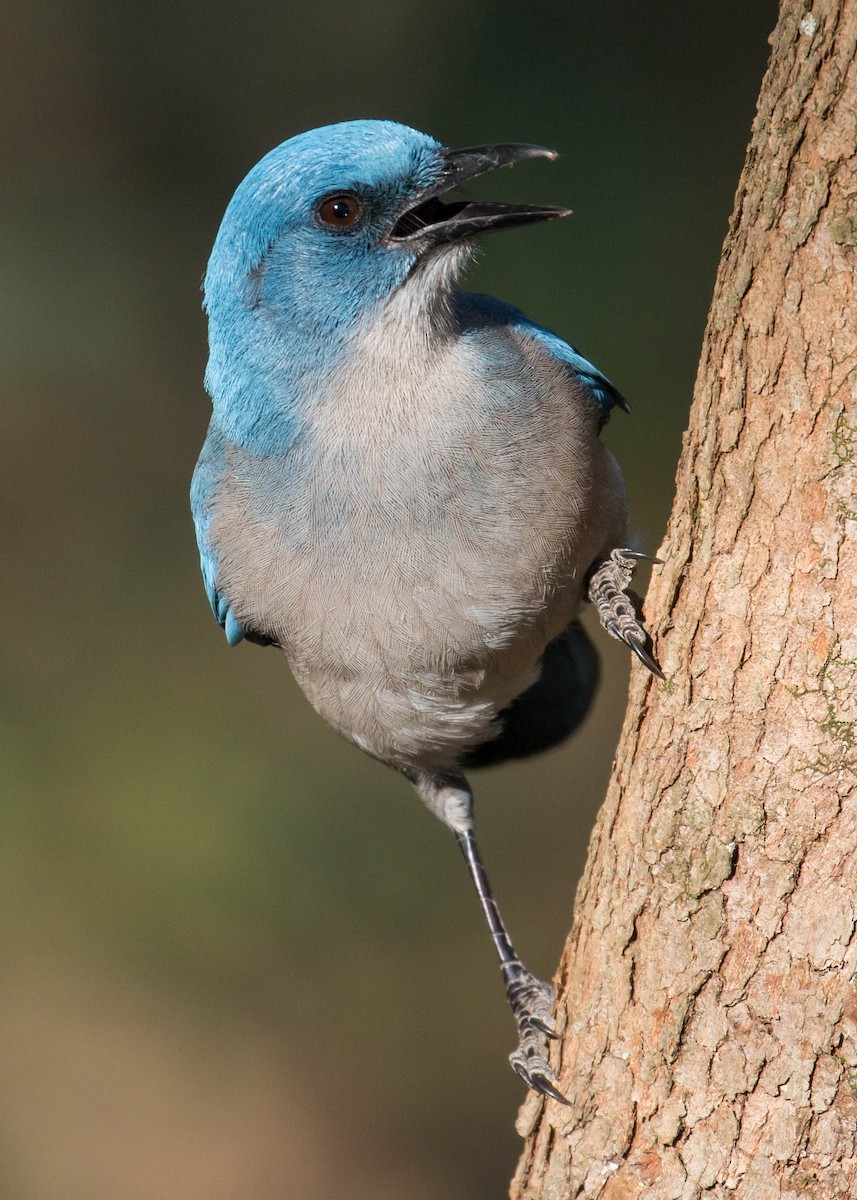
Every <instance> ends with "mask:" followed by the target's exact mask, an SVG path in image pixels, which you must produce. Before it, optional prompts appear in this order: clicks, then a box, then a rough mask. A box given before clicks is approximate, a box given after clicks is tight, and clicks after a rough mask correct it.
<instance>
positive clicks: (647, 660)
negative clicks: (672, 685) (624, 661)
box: [628, 642, 666, 679]
mask: <svg viewBox="0 0 857 1200" xmlns="http://www.w3.org/2000/svg"><path fill="white" fill-rule="evenodd" d="M628 645H629V646H630V647H631V649H632V650H633V651H634V653H635V654H636V656H637V658H638V659H639V660H640V662H641V663H642V664H643V666H644V667H648V669H649V670H650V671H651V672H652V674H653V675H656V676H657V678H658V679H666V675H664V673H663V671H662V670H661V668H660V667H659V666H658V664H657V663H656V662H655V660H654V659H653V658H652V656H651V654H649V652H648V650H647V649H646V648H645V646H642V645H640V643H639V642H628Z"/></svg>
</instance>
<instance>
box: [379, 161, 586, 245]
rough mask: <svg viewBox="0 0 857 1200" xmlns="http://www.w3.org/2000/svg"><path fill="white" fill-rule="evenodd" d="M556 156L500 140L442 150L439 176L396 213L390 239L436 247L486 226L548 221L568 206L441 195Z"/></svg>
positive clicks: (564, 212) (566, 212)
mask: <svg viewBox="0 0 857 1200" xmlns="http://www.w3.org/2000/svg"><path fill="white" fill-rule="evenodd" d="M556 157H557V153H556V151H555V150H548V149H546V148H545V147H544V146H528V145H516V144H513V143H501V144H499V145H496V146H470V147H468V148H467V149H465V150H443V151H442V152H441V163H442V168H441V173H440V175H439V177H438V179H437V180H436V181H435V182H434V183H433V184H432V185H431V186H430V187H428V188H426V190H425V191H424V192H421V193H420V194H419V196H417V197H416V198H415V199H414V201H413V202H412V203H411V204H410V205H409V206H408V208H407V209H406V210H405V211H404V212H403V213H401V214H400V215H399V217H398V219H397V221H396V223H395V225H394V226H393V229H392V231H391V233H390V235H389V236H390V238H391V240H392V241H396V242H419V243H420V245H422V246H437V245H441V244H442V243H444V242H452V241H457V240H458V239H459V238H467V237H472V236H473V235H474V234H477V233H482V232H484V231H485V230H487V229H508V228H509V227H510V226H512V225H529V224H530V222H531V221H549V220H551V219H552V218H553V217H567V216H569V215H570V214H571V209H570V208H546V207H544V206H541V205H537V204H500V203H490V202H483V201H469V200H453V201H450V202H448V203H446V202H444V201H443V200H442V199H441V196H445V195H446V193H447V192H449V191H451V190H452V189H453V188H455V187H458V185H459V184H461V183H467V182H468V181H469V180H471V179H475V178H476V176H477V175H484V174H485V172H486V171H493V170H495V169H496V168H497V167H510V166H513V165H514V164H515V163H516V162H523V161H524V160H525V159H528V158H549V159H551V160H552V161H553V159H555V158H556Z"/></svg>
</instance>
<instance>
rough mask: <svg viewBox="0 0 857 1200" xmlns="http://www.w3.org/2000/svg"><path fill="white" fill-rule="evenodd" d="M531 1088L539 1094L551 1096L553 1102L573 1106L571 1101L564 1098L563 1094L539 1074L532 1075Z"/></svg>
mask: <svg viewBox="0 0 857 1200" xmlns="http://www.w3.org/2000/svg"><path fill="white" fill-rule="evenodd" d="M530 1087H531V1088H533V1089H534V1090H535V1091H537V1092H542V1093H543V1094H544V1095H545V1096H550V1098H551V1100H556V1101H557V1103H559V1104H567V1105H569V1106H570V1105H571V1101H570V1100H569V1099H567V1097H565V1096H563V1094H562V1092H561V1091H559V1089H558V1088H555V1087H554V1086H553V1084H552V1083H551V1082H550V1081H549V1080H548V1079H546V1078H545V1076H544V1075H541V1074H538V1073H537V1074H534V1075H531V1076H530Z"/></svg>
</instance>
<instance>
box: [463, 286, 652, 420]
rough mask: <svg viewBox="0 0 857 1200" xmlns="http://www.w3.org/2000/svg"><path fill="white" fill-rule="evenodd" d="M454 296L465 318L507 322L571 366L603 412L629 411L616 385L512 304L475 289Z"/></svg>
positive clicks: (578, 353)
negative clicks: (611, 410) (617, 409)
mask: <svg viewBox="0 0 857 1200" xmlns="http://www.w3.org/2000/svg"><path fill="white" fill-rule="evenodd" d="M458 300H459V302H460V303H459V312H460V315H461V316H462V317H463V318H464V320H465V321H466V320H467V319H468V317H469V318H470V319H473V318H474V317H476V318H477V319H478V318H481V319H482V320H483V321H484V320H487V321H488V322H489V323H490V324H492V325H502V326H507V327H508V328H510V329H513V330H514V331H515V332H516V333H520V334H523V335H524V336H525V337H530V338H532V339H533V341H535V342H538V343H539V344H540V345H542V346H544V348H545V349H546V350H549V351H550V353H551V354H552V355H553V356H554V358H556V359H558V360H559V361H560V362H562V363H564V364H565V365H566V366H568V367H570V368H571V370H572V371H573V372H574V374H575V375H576V376H577V378H578V379H579V380H580V381H581V382H582V383H584V384H585V385H586V387H587V388H588V389H589V391H590V392H591V394H592V398H593V399H594V400H595V401H596V403H597V404H598V405H599V406H600V407H601V408H602V409H603V410H604V412H605V415H606V414H607V413H608V412H609V411H610V409H611V408H614V407H616V408H621V409H622V410H623V411H624V412H630V411H631V406H630V405H629V403H628V401H627V400H626V399H625V397H624V396H623V395H622V393H621V392H620V391H619V389H618V388H617V387H616V385H615V384H613V383H611V382H610V380H609V379H608V378H607V376H606V375H603V374H602V373H601V371H599V370H598V368H597V367H595V366H593V364H592V363H591V362H590V361H589V360H588V359H586V358H584V357H583V355H582V354H581V353H580V351H579V350H575V348H574V346H571V345H569V343H568V342H566V341H563V339H562V338H561V337H559V335H558V334H556V333H553V332H552V331H551V330H550V329H546V328H545V327H544V325H538V324H537V323H536V322H535V321H531V320H530V318H529V317H528V316H526V315H525V314H524V313H522V312H521V310H520V309H519V308H515V306H514V305H513V304H506V303H505V302H504V301H503V300H497V299H495V297H494V296H483V295H481V294H479V293H478V292H460V293H459V295H458Z"/></svg>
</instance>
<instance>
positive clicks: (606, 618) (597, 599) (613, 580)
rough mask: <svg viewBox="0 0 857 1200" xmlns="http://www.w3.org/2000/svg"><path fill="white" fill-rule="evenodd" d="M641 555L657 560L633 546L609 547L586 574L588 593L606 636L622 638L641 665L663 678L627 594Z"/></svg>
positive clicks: (657, 560)
mask: <svg viewBox="0 0 857 1200" xmlns="http://www.w3.org/2000/svg"><path fill="white" fill-rule="evenodd" d="M641 559H647V560H648V561H649V562H653V563H659V562H660V561H661V560H660V559H659V558H652V557H651V556H650V555H648V554H640V553H639V552H638V551H636V550H613V551H612V553H611V554H610V557H609V558H607V559H604V561H603V562H600V563H598V564H597V566H596V567H595V569H594V570H593V572H592V574H591V575H590V576H589V591H588V596H589V599H590V600H591V602H592V603H593V604H594V605H595V609H596V612H597V613H598V619H599V620H600V622H601V624H602V625H603V626H604V628H605V629H606V630H607V632H608V633H609V634H610V636H611V637H614V638H618V640H619V641H620V642H624V643H625V645H626V646H628V647H629V648H630V649H631V650H633V652H634V654H636V656H637V658H638V659H639V660H640V662H641V663H642V664H643V666H644V667H648V669H649V670H650V671H651V672H652V674H653V675H657V677H658V679H663V678H664V673H663V671H662V670H661V668H660V667H659V666H658V664H657V663H656V662H655V660H654V658H652V655H651V651H650V649H649V647H650V646H651V640H650V638H649V635H648V634H647V633H646V631H645V629H644V628H643V624H642V622H641V621H640V617H639V614H638V611H637V606H636V605H635V604H634V601H633V600H632V599H631V597H630V596H629V595H628V587H629V586H630V583H631V579H632V578H633V575H634V571H635V570H636V567H637V563H638V562H639V561H640V560H641Z"/></svg>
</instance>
